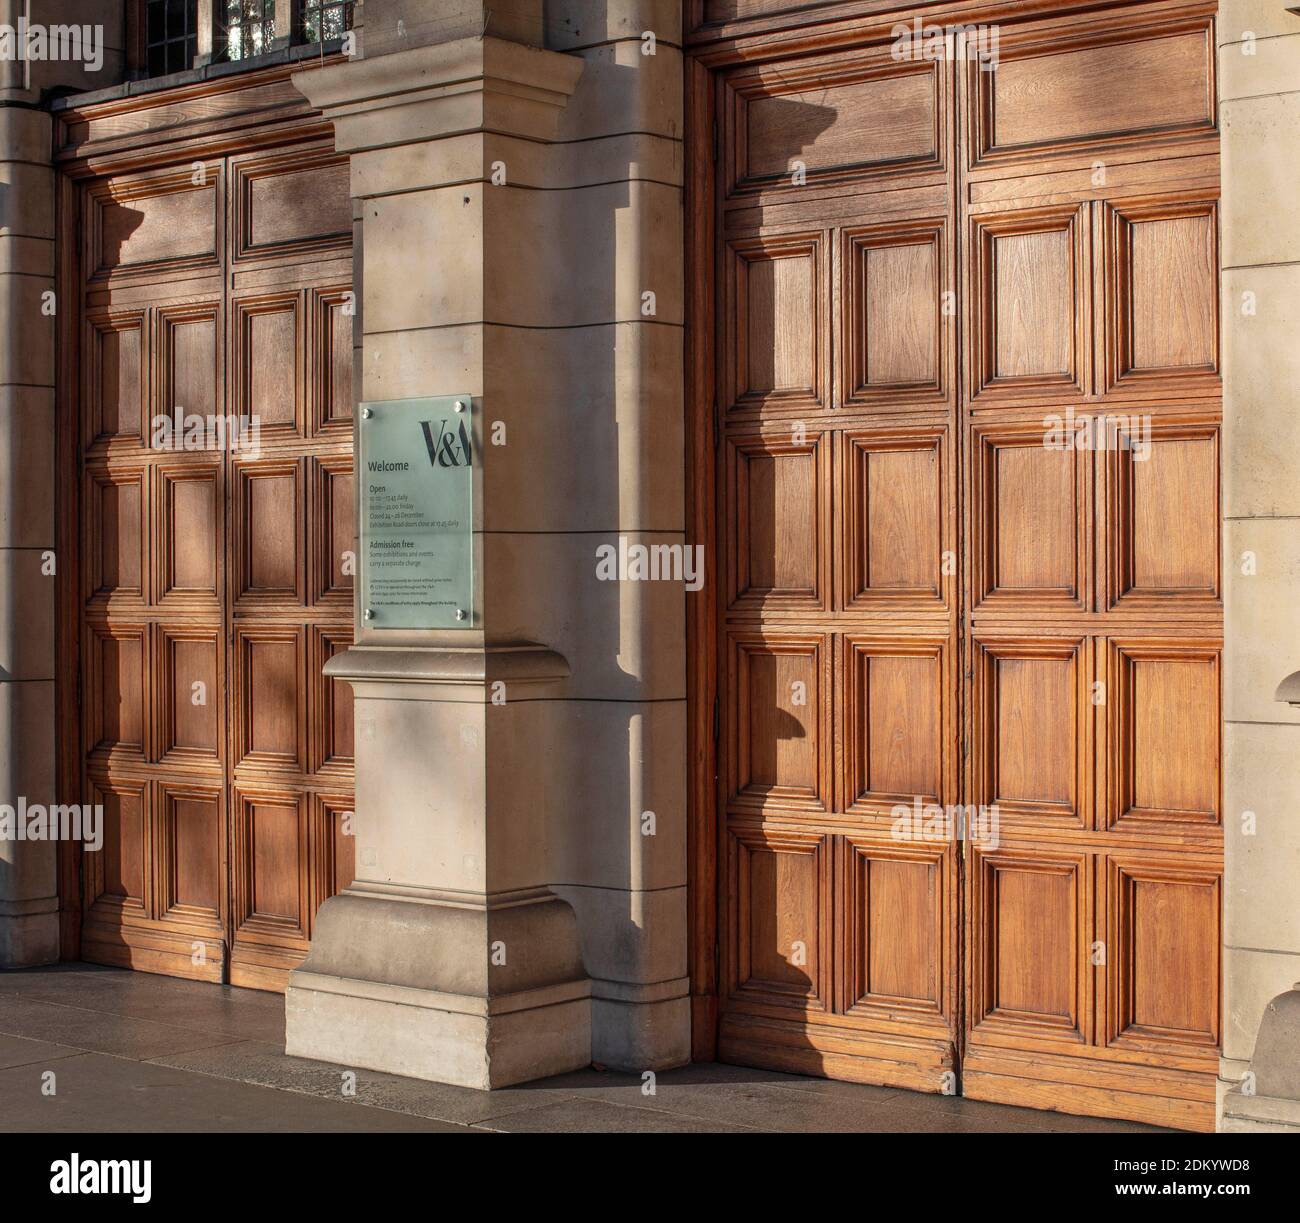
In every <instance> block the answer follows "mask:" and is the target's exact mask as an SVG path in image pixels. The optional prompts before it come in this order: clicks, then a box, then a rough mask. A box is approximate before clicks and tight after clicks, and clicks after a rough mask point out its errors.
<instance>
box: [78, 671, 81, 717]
mask: <svg viewBox="0 0 1300 1223" xmlns="http://www.w3.org/2000/svg"><path fill="white" fill-rule="evenodd" d="M77 708H78V709H80V708H81V668H80V667H78V668H77Z"/></svg>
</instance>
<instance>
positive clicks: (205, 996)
mask: <svg viewBox="0 0 1300 1223" xmlns="http://www.w3.org/2000/svg"><path fill="white" fill-rule="evenodd" d="M15 994H16V995H20V996H21V997H24V998H31V999H32V1000H33V1001H36V1002H50V1003H56V1004H60V1005H64V1006H75V1007H80V1008H82V1009H84V1010H96V1011H103V1012H105V1013H106V1014H114V1015H129V1016H134V1017H135V1018H137V1019H149V1020H152V1021H153V1022H155V1023H166V1024H172V1025H174V1026H176V1027H183V1028H193V1029H195V1030H197V1031H202V1032H213V1033H216V1034H217V1035H220V1036H225V1037H228V1038H229V1039H231V1040H262V1041H270V1042H272V1043H276V1042H279V1043H281V1044H283V1043H284V997H283V995H281V994H272V993H267V992H265V991H262V990H255V989H240V988H238V987H237V986H233V985H214V984H212V983H211V982H208V981H185V980H181V979H179V978H177V977H164V976H161V975H158V974H156V973H146V972H128V971H125V970H124V969H120V968H106V967H101V966H99V965H96V964H60V965H58V966H56V967H51V968H44V969H28V970H26V971H23V972H6V973H0V1012H2V1011H3V1008H4V1004H5V999H6V996H7V995H15Z"/></svg>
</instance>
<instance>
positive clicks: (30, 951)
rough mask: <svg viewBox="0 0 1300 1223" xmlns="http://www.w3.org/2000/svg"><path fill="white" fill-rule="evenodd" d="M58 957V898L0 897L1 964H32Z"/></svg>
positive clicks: (30, 965)
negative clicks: (6, 898)
mask: <svg viewBox="0 0 1300 1223" xmlns="http://www.w3.org/2000/svg"><path fill="white" fill-rule="evenodd" d="M58 958H59V898H58V897H57V896H47V897H43V898H41V899H39V900H0V968H35V967H36V966H37V965H39V964H53V963H55V962H56V961H57V960H58Z"/></svg>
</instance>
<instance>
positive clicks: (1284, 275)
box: [1218, 0, 1300, 1132]
mask: <svg viewBox="0 0 1300 1223" xmlns="http://www.w3.org/2000/svg"><path fill="white" fill-rule="evenodd" d="M1218 41H1219V52H1218V54H1219V95H1220V105H1219V121H1220V127H1221V129H1222V138H1223V145H1222V158H1223V215H1222V254H1223V310H1222V317H1223V351H1224V396H1223V416H1224V449H1223V454H1224V458H1223V479H1224V483H1223V516H1224V523H1223V573H1224V591H1225V605H1224V637H1225V641H1224V706H1223V718H1224V725H1223V749H1224V813H1225V826H1224V834H1225V856H1226V879H1225V887H1224V943H1225V946H1224V989H1225V1006H1224V1037H1223V1056H1222V1060H1221V1062H1220V1075H1219V1078H1220V1091H1219V1100H1220V1128H1221V1129H1224V1130H1259V1129H1279V1130H1289V1131H1291V1132H1295V1131H1296V1130H1297V1129H1300V1071H1298V1070H1297V1067H1300V992H1298V991H1300V987H1295V988H1293V986H1294V983H1295V982H1297V981H1300V887H1298V886H1297V881H1298V880H1300V705H1291V704H1288V703H1286V702H1285V701H1279V700H1278V699H1275V694H1276V692H1277V689H1278V686H1279V683H1280V682H1281V681H1282V680H1283V679H1284V678H1285V677H1286V676H1287V675H1288V674H1289V673H1291V672H1295V671H1300V346H1298V345H1297V344H1296V336H1297V333H1298V332H1300V159H1298V158H1297V157H1296V149H1297V147H1300V17H1298V16H1296V15H1295V14H1294V13H1290V12H1288V11H1287V7H1286V5H1285V4H1283V3H1282V0H1267V2H1264V3H1261V2H1260V0H1222V3H1220V5H1219V22H1218ZM1270 999H1271V1000H1272V1001H1270Z"/></svg>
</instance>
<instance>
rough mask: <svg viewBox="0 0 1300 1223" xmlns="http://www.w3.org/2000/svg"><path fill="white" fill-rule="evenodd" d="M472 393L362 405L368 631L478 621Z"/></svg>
mask: <svg viewBox="0 0 1300 1223" xmlns="http://www.w3.org/2000/svg"><path fill="white" fill-rule="evenodd" d="M474 425H475V422H474V401H473V400H472V399H471V398H470V397H469V396H468V395H451V396H445V397H442V398H437V399H390V400H387V401H384V402H380V403H364V404H362V405H361V424H360V437H361V480H362V482H361V608H362V615H363V616H364V618H365V624H366V627H367V628H371V629H388V628H393V629H397V628H400V629H412V628H473V627H474V624H475V607H474V472H475V469H476V467H477V466H478V463H477V459H478V456H477V453H476V449H475V448H476V446H477V439H476V437H475V428H474Z"/></svg>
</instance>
